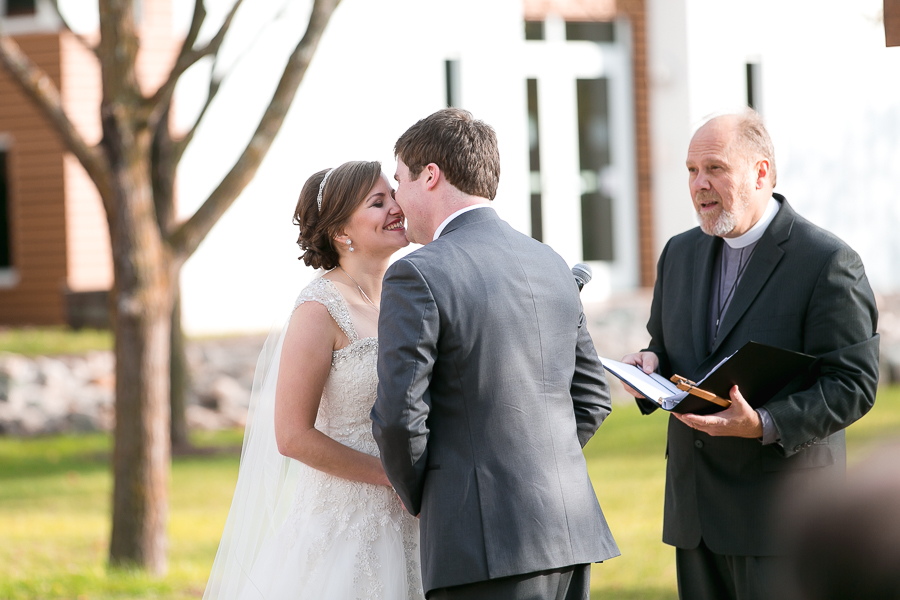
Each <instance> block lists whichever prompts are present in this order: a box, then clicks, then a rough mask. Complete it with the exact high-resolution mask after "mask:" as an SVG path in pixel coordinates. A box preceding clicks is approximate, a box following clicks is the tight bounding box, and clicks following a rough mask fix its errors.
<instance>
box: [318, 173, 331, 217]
mask: <svg viewBox="0 0 900 600" xmlns="http://www.w3.org/2000/svg"><path fill="white" fill-rule="evenodd" d="M332 173H334V169H329V170H328V172H327V173H325V177H323V178H322V183H320V184H319V195H318V196H316V204H318V205H319V212H322V191H323V190H324V189H325V182H326V181H328V177H329V176H330V175H331V174H332Z"/></svg>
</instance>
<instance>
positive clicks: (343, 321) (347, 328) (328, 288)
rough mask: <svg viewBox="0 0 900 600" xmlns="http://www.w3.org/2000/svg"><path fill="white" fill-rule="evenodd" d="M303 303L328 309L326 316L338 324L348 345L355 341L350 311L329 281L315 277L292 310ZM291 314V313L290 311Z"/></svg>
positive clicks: (304, 289)
mask: <svg viewBox="0 0 900 600" xmlns="http://www.w3.org/2000/svg"><path fill="white" fill-rule="evenodd" d="M304 302H318V303H319V304H321V305H322V306H324V307H325V308H327V309H328V314H330V315H331V318H332V319H334V322H335V323H337V324H338V327H340V328H341V331H343V332H344V334H345V335H346V336H347V338H348V339H349V340H350V343H351V344H352V343H353V342H355V341H357V340H358V339H359V336H358V335H357V334H356V328H355V327H353V320H352V319H351V318H350V309H348V308H347V303H346V302H345V301H344V297H343V296H342V295H341V292H340V291H338V289H337V287H336V286H335V285H334V283H332V282H331V280H330V279H325V278H324V277H317V278H315V279H313V280H312V281H311V282H310V283H309V285H307V286H306V287H305V288H303V291H302V292H300V296H298V297H297V301H296V302H295V303H294V310H297V307H298V306H300V305H301V304H303V303H304ZM291 312H292V313H293V311H291Z"/></svg>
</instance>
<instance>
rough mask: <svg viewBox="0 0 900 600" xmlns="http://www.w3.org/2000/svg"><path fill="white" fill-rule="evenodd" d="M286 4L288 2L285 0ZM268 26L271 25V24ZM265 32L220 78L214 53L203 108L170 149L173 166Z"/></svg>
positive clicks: (258, 36)
mask: <svg viewBox="0 0 900 600" xmlns="http://www.w3.org/2000/svg"><path fill="white" fill-rule="evenodd" d="M287 2H290V0H287ZM287 6H288V5H287V3H285V4H283V5H282V7H281V9H280V10H279V11H278V13H277V14H276V15H275V18H274V19H273V20H272V22H274V21H277V20H278V19H280V18H281V17H283V16H284V14H285V12H286V11H287ZM269 24H270V25H271V23H269ZM265 31H266V27H263V28H262V29H260V30H259V31H258V32H257V33H256V36H255V37H254V38H253V41H251V42H250V44H249V45H248V46H247V49H246V50H244V52H243V53H242V54H241V56H240V57H239V58H238V60H237V61H236V62H235V64H233V65H231V67H230V68H229V70H228V72H227V73H225V74H223V75H222V76H221V77H217V76H216V67H217V66H218V64H219V54H218V53H216V54H215V55H214V56H213V64H212V68H211V69H210V71H209V72H210V77H209V90H208V91H207V94H206V102H205V103H204V104H203V108H201V109H200V114H199V115H197V118H196V119H195V120H194V124H193V125H192V126H191V128H190V129H189V130H188V132H187V133H186V134H185V135H184V137H182V138H181V139H180V140H177V141H176V142H175V143H174V146H173V149H172V156H173V158H172V161H173V164H174V165H176V166H177V165H178V164H179V163H180V162H181V157H182V156H184V151H185V150H187V147H188V146H189V145H190V143H191V140H193V139H194V134H196V133H197V129H198V128H199V127H200V123H201V121H203V117H204V116H206V111H207V109H209V106H210V104H212V101H213V99H214V98H215V97H216V94H218V93H219V88H221V87H222V84H223V83H225V80H226V79H228V76H229V75H231V73H233V72H234V71H235V70H236V69H237V66H238V65H239V64H240V63H241V62H242V61H243V59H244V57H246V56H247V55H248V54H249V52H250V49H252V48H254V47H255V46H256V44H257V43H258V42H259V40H260V39H262V38H263V35H264V34H265Z"/></svg>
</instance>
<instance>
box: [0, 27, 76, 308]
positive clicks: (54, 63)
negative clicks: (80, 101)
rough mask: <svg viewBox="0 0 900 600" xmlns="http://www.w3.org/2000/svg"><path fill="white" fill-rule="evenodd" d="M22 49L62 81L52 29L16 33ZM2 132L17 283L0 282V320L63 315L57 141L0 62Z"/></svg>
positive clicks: (61, 200)
mask: <svg viewBox="0 0 900 600" xmlns="http://www.w3.org/2000/svg"><path fill="white" fill-rule="evenodd" d="M15 39H16V41H17V42H18V43H19V45H20V46H21V47H22V50H23V51H24V52H25V53H26V54H27V55H28V56H29V57H30V58H31V60H33V61H34V62H35V63H37V64H38V66H40V67H41V68H42V69H44V71H46V72H47V74H48V75H49V76H50V78H51V79H52V80H53V81H54V82H55V83H56V84H57V85H59V82H60V45H59V36H58V35H56V34H36V35H23V36H17V37H16V38H15ZM0 134H6V135H7V136H9V138H11V145H10V147H9V149H8V157H9V165H8V167H9V171H8V176H9V188H10V189H9V205H10V237H11V242H12V263H13V268H14V269H15V270H16V273H17V275H18V277H19V282H18V284H17V285H16V286H15V287H12V288H0V325H22V324H32V325H49V324H59V323H64V322H65V310H64V305H63V291H64V289H65V286H66V220H65V201H64V198H65V195H64V180H63V148H62V144H61V143H60V141H59V139H58V138H57V136H56V133H55V132H54V130H53V129H51V127H50V125H49V124H48V123H47V121H46V120H45V119H44V116H43V115H42V114H41V113H40V112H38V110H37V109H36V108H35V107H34V106H33V105H32V103H31V101H30V99H29V98H28V97H27V96H25V94H24V93H23V92H22V91H21V90H20V89H19V86H18V85H17V84H16V83H15V82H14V81H12V79H11V78H10V77H9V75H8V74H7V73H6V71H5V70H4V69H0Z"/></svg>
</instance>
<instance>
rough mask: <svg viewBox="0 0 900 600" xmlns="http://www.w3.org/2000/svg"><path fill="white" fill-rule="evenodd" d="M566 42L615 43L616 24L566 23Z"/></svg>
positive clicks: (592, 22)
mask: <svg viewBox="0 0 900 600" xmlns="http://www.w3.org/2000/svg"><path fill="white" fill-rule="evenodd" d="M566 40H568V41H570V42H579V41H581V42H615V41H616V24H615V23H602V22H599V21H566Z"/></svg>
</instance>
